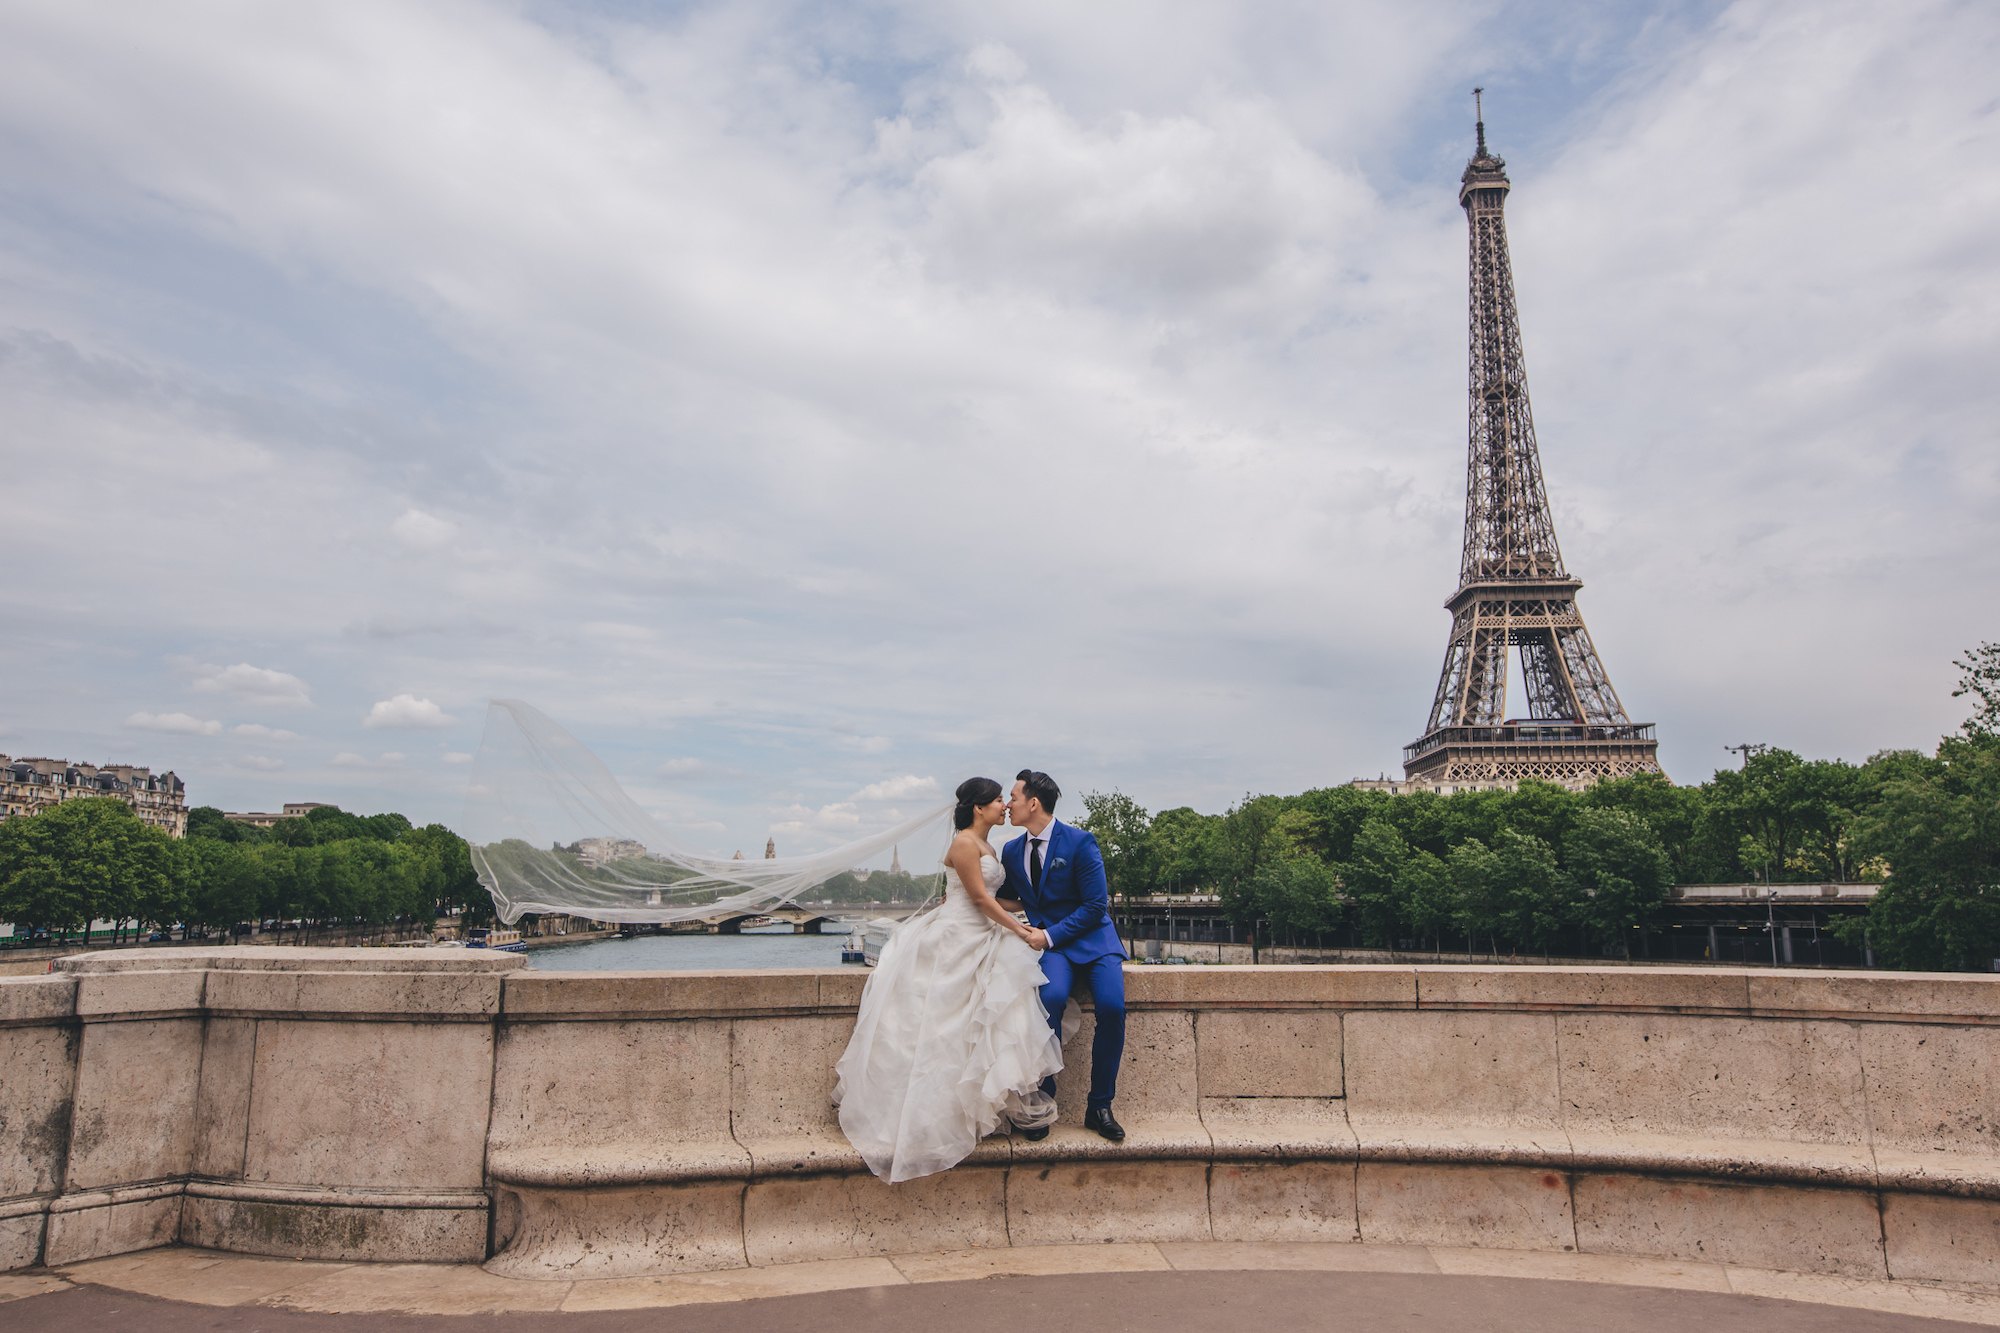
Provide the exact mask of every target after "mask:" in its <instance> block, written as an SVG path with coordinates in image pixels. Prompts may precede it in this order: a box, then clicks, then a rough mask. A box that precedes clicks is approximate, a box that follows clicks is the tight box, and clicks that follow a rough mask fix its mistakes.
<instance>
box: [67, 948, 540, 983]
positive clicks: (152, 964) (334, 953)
mask: <svg viewBox="0 0 2000 1333" xmlns="http://www.w3.org/2000/svg"><path fill="white" fill-rule="evenodd" d="M527 965H528V960H527V959H526V958H524V957H522V956H521V955H520V954H513V953H500V952H498V951H496V950H488V949H364V948H354V949H323V948H319V949H301V948H297V947H294V946H290V945H286V946H278V945H270V944H243V945H225V946H221V947H197V948H180V949H107V950H99V951H96V952H92V953H80V954H72V955H70V956H69V957H68V958H59V959H57V960H56V962H55V969H56V971H57V972H62V973H68V974H71V975H75V976H85V975H105V974H108V973H113V972H202V971H208V972H339V971H347V972H512V971H518V970H520V969H522V968H525V967H527Z"/></svg>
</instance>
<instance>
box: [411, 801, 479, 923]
mask: <svg viewBox="0 0 2000 1333" xmlns="http://www.w3.org/2000/svg"><path fill="white" fill-rule="evenodd" d="M397 817H398V818H401V816H400V815H399V816H397ZM398 841H399V843H402V844H407V845H408V846H411V847H413V848H415V849H417V850H418V851H420V852H422V853H423V854H424V855H425V856H427V857H428V858H430V860H431V861H432V863H433V864H434V865H435V866H436V868H437V875H438V883H437V900H438V902H439V904H440V905H442V906H444V907H446V908H453V907H455V908H457V909H459V911H461V912H462V913H464V915H465V918H466V923H467V924H468V925H476V924H478V923H479V922H482V921H485V920H487V919H488V918H490V917H491V916H492V915H493V897H492V895H491V894H489V893H487V891H486V886H485V885H483V884H481V883H480V882H479V876H478V874H477V873H476V872H475V871H474V870H473V868H472V855H471V852H472V849H471V848H470V847H468V846H467V845H466V842H465V839H463V838H461V837H459V836H458V835H457V834H456V833H453V832H452V831H451V830H450V829H448V828H446V827H445V826H444V825H442V824H426V825H424V826H423V827H422V828H420V829H411V830H410V831H409V832H408V833H405V834H404V835H403V836H402V837H401V838H400V839H399V840H398Z"/></svg>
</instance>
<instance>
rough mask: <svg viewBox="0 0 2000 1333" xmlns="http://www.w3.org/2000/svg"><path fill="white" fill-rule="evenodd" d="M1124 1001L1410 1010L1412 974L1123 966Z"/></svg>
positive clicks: (1361, 968) (1384, 969)
mask: <svg viewBox="0 0 2000 1333" xmlns="http://www.w3.org/2000/svg"><path fill="white" fill-rule="evenodd" d="M1125 1002H1126V1004H1127V1006H1128V1007H1133V1008H1159V1007H1165V1008H1175V1009H1180V1008H1198V1009H1203V1010H1209V1009H1233V1008H1273V1007H1274V1008H1307V1007H1312V1006H1324V1007H1326V1008H1330V1009H1382V1008H1410V1007H1413V1006H1415V1004H1416V1002H1417V987H1416V980H1415V974H1414V973H1413V972H1412V971H1411V969H1409V968H1407V967H1401V966H1394V965H1384V966H1376V965H1370V964H1361V965H1354V964H1341V965H1338V966H1332V965H1319V964H1304V965H1300V966H1296V967H1251V966H1243V967H1231V966H1228V965H1224V966H1220V967H1142V966H1139V965H1137V964H1132V965H1128V966H1127V967H1126V969H1125Z"/></svg>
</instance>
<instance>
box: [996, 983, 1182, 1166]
mask: <svg viewBox="0 0 2000 1333" xmlns="http://www.w3.org/2000/svg"><path fill="white" fill-rule="evenodd" d="M1193 1020H1194V1016H1193V1015H1192V1014H1191V1013H1189V1012H1188V1011H1186V1010H1178V1009H1158V1010H1142V1011H1139V1012H1136V1013H1134V1012H1129V1011H1128V1013H1127V1015H1126V1022H1125V1059H1124V1062H1123V1063H1122V1064H1121V1065H1120V1067H1119V1072H1118V1097H1117V1101H1116V1106H1115V1109H1116V1110H1117V1113H1118V1120H1119V1123H1121V1124H1122V1125H1124V1126H1125V1129H1126V1135H1127V1137H1126V1139H1125V1141H1124V1142H1123V1143H1112V1142H1109V1141H1108V1140H1105V1139H1102V1138H1099V1137H1098V1136H1097V1135H1096V1134H1094V1133H1092V1132H1090V1131H1088V1130H1085V1129H1083V1128H1082V1127H1081V1126H1082V1124H1083V1115H1084V1111H1085V1109H1086V1107H1087V1105H1088V1102H1089V1094H1090V1043H1091V1038H1092V1036H1093V1034H1094V1033H1095V1031H1096V1017H1095V1015H1094V1014H1092V1013H1090V1012H1089V1011H1085V1013H1084V1016H1083V1025H1082V1027H1081V1028H1079V1029H1078V1030H1077V1033H1076V1035H1075V1036H1073V1037H1071V1038H1070V1039H1069V1040H1068V1041H1067V1042H1065V1043H1064V1044H1063V1068H1062V1072H1061V1073H1059V1074H1057V1075H1056V1105H1057V1108H1058V1111H1059V1116H1058V1118H1057V1121H1056V1125H1055V1128H1054V1130H1053V1131H1052V1132H1051V1133H1050V1135H1049V1137H1048V1138H1046V1139H1044V1140H1042V1141H1041V1142H1040V1143H1030V1142H1028V1141H1027V1140H1026V1139H1024V1138H1022V1137H1020V1136H1019V1135H1016V1136H1015V1137H1014V1138H1013V1140H1012V1155H1013V1160H1014V1161H1015V1162H1017V1163H1021V1162H1033V1163H1040V1162H1064V1161H1067V1162H1079V1161H1107V1162H1108V1161H1121V1160H1132V1159H1147V1160H1153V1159H1189V1158H1194V1159H1199V1160H1202V1161H1206V1160H1207V1159H1208V1156H1209V1152H1210V1141H1209V1137H1208V1131H1207V1130H1206V1129H1205V1128H1204V1127H1203V1126H1202V1123H1201V1114H1200V1108H1199V1104H1198V1102H1199V1099H1198V1098H1197V1097H1196V1095H1195V1059H1194V1021H1193Z"/></svg>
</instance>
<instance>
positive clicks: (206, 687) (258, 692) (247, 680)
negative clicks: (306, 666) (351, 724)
mask: <svg viewBox="0 0 2000 1333" xmlns="http://www.w3.org/2000/svg"><path fill="white" fill-rule="evenodd" d="M195 673H196V674H195V679H194V688H195V689H197V690H199V691H201V692H203V693H205V694H228V695H232V696H234V697H235V698H238V699H241V700H243V701H244V702H246V703H252V704H263V705H277V706H284V705H294V706H300V707H311V706H312V690H311V688H310V687H309V686H307V684H306V683H305V682H304V681H302V680H300V679H299V678H298V677H297V676H294V675H292V674H291V673H290V672H289V671H278V670H276V669H274V668H271V667H256V666H251V665H250V664H249V663H248V662H238V663H237V664H236V665H235V666H230V667H222V666H207V665H202V666H198V667H196V668H195Z"/></svg>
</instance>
